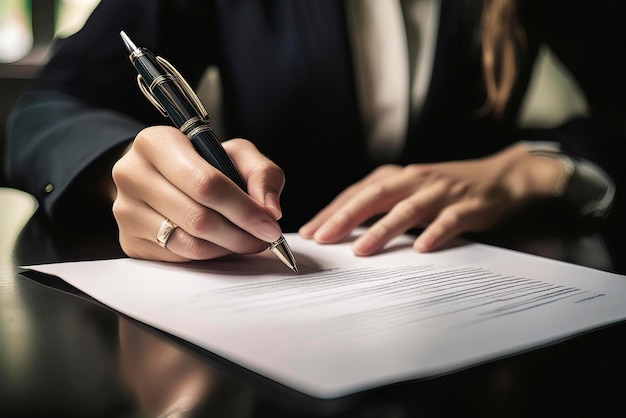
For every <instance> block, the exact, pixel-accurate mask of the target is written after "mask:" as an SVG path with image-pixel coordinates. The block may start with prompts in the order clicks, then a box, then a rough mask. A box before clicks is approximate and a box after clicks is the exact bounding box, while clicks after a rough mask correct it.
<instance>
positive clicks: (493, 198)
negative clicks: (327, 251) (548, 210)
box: [300, 144, 564, 256]
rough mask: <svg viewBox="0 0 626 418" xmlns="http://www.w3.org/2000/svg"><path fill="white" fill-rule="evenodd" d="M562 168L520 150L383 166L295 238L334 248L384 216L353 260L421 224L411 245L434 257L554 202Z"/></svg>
mask: <svg viewBox="0 0 626 418" xmlns="http://www.w3.org/2000/svg"><path fill="white" fill-rule="evenodd" d="M563 170H564V167H563V164H562V163H561V162H560V161H559V160H557V159H555V158H551V157H546V156H539V155H533V154H531V153H530V152H529V151H528V149H527V148H526V146H525V145H523V144H517V145H514V146H511V147H509V148H507V149H505V150H503V151H501V152H499V153H497V154H494V155H492V156H489V157H486V158H482V159H477V160H468V161H457V162H446V163H436V164H414V165H409V166H406V167H400V166H394V165H385V166H382V167H380V168H378V169H376V170H375V171H373V172H372V173H371V174H369V175H368V176H367V177H365V178H364V179H363V180H361V181H359V182H357V183H355V184H354V185H352V186H350V187H349V188H348V189H346V190H345V191H344V192H342V193H341V194H339V196H337V197H336V198H335V199H334V200H333V201H332V202H331V203H330V204H329V205H328V206H327V207H326V208H324V209H323V210H322V211H321V212H320V213H318V214H317V215H316V216H315V217H314V218H313V219H312V220H311V221H309V222H308V223H307V224H306V225H304V226H303V227H302V228H301V229H300V234H301V235H302V236H303V237H305V238H313V239H315V240H316V241H317V242H319V243H323V244H328V243H335V242H338V241H340V240H342V239H344V238H345V237H347V236H348V235H349V234H350V233H351V232H352V231H353V230H354V228H356V227H357V226H359V225H360V224H362V223H363V222H365V221H367V220H368V219H370V218H371V217H373V216H375V215H381V214H384V215H383V216H382V217H381V218H380V219H379V220H377V221H376V222H375V223H374V224H373V225H372V226H370V227H369V228H368V229H367V230H366V231H365V233H364V234H363V235H361V236H360V237H359V238H358V239H356V240H355V241H354V243H353V246H352V248H353V251H354V253H355V254H356V255H360V256H366V255H371V254H373V253H375V252H377V251H379V250H380V249H381V248H383V246H384V245H385V244H386V243H387V242H389V241H390V240H391V239H392V238H394V237H396V236H398V235H400V234H402V233H404V232H406V231H407V230H409V229H411V228H414V227H424V226H425V230H424V231H423V232H422V233H421V234H420V236H419V237H418V238H417V239H416V240H415V243H414V245H413V247H414V248H415V250H416V251H420V252H426V251H432V250H436V249H438V248H441V247H442V246H443V245H444V244H445V243H446V242H448V241H449V240H450V239H451V238H453V237H455V236H457V235H459V234H461V233H464V232H478V231H484V230H487V229H489V228H491V227H493V226H494V225H496V224H497V223H499V222H501V221H502V220H503V218H505V217H506V216H508V215H510V214H511V213H513V212H514V211H516V210H518V209H520V208H522V207H523V206H524V205H525V204H527V203H528V202H529V201H531V200H533V199H540V198H547V197H549V196H553V195H554V193H555V190H556V188H557V186H556V185H557V184H558V182H559V178H560V176H562V175H563Z"/></svg>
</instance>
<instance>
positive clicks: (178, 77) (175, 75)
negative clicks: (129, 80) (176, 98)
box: [144, 56, 209, 122]
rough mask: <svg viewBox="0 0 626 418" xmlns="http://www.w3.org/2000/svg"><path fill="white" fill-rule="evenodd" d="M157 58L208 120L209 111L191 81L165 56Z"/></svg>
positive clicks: (199, 113) (192, 103) (198, 111)
mask: <svg viewBox="0 0 626 418" xmlns="http://www.w3.org/2000/svg"><path fill="white" fill-rule="evenodd" d="M156 60H157V62H158V63H159V64H161V66H162V67H163V68H164V69H165V70H166V71H167V72H168V73H169V75H170V76H172V77H173V78H174V80H175V81H176V84H178V86H179V87H180V89H181V90H182V92H183V94H185V95H186V96H187V98H188V99H189V101H190V102H191V105H192V106H193V107H194V109H195V110H196V112H197V113H198V116H200V117H201V118H202V119H204V120H206V121H207V122H208V121H209V112H207V110H206V109H205V107H204V105H203V104H202V102H201V101H200V99H199V98H198V96H197V95H196V93H194V91H193V89H192V88H191V86H190V85H189V83H187V81H186V80H185V79H184V77H183V76H182V75H181V74H180V73H179V72H178V70H177V69H176V68H175V67H174V66H173V65H172V64H170V63H169V62H168V61H167V60H166V59H165V58H162V57H159V56H157V57H156ZM144 84H145V83H144Z"/></svg>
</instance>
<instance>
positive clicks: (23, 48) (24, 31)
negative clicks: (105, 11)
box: [0, 0, 100, 186]
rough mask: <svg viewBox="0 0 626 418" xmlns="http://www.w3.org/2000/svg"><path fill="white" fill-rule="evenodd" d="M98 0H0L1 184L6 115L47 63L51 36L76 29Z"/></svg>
mask: <svg viewBox="0 0 626 418" xmlns="http://www.w3.org/2000/svg"><path fill="white" fill-rule="evenodd" d="M99 2H100V0H0V186H5V185H6V178H5V172H4V166H5V164H4V161H5V149H4V147H5V143H4V141H5V137H6V126H7V118H8V116H9V112H10V109H11V107H12V106H13V103H14V102H15V100H16V98H17V97H18V96H19V94H20V93H21V92H22V91H24V90H25V89H26V88H27V87H28V85H29V83H30V82H31V80H33V78H34V77H36V75H37V73H38V71H39V69H40V68H41V67H42V66H43V65H44V64H45V63H46V61H47V59H48V55H49V54H48V52H49V51H50V47H51V45H52V42H53V40H54V39H57V38H64V37H67V36H69V35H71V34H72V33H74V32H76V31H78V30H79V29H80V28H81V27H82V26H83V24H84V23H85V20H86V19H87V17H88V16H89V14H90V13H91V11H92V10H93V8H94V7H96V5H97V4H98V3H99Z"/></svg>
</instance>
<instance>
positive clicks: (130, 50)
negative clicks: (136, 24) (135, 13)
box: [120, 31, 137, 52]
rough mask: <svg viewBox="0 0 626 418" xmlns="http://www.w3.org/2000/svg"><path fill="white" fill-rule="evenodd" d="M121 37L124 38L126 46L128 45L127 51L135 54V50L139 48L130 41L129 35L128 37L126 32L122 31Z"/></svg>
mask: <svg viewBox="0 0 626 418" xmlns="http://www.w3.org/2000/svg"><path fill="white" fill-rule="evenodd" d="M120 36H121V37H122V40H123V41H124V45H126V49H128V52H133V51H134V50H135V49H137V46H136V45H135V44H134V43H133V41H131V40H130V38H129V37H128V35H126V32H124V31H120Z"/></svg>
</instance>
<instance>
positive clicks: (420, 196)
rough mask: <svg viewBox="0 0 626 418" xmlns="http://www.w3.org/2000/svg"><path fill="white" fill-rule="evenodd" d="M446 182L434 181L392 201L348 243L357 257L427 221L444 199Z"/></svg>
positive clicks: (374, 251)
mask: <svg viewBox="0 0 626 418" xmlns="http://www.w3.org/2000/svg"><path fill="white" fill-rule="evenodd" d="M447 185H448V183H447V182H446V181H436V182H434V183H432V184H430V185H428V187H425V188H423V189H420V190H419V191H418V192H416V193H414V194H413V195H411V196H410V197H408V198H407V199H405V200H403V201H400V202H399V203H398V204H396V205H395V206H394V207H393V208H392V209H391V211H389V213H388V214H387V215H385V216H383V217H382V218H381V219H380V220H378V221H377V222H376V223H374V225H372V226H371V227H369V228H368V229H367V230H366V231H365V232H364V233H363V235H361V236H360V237H359V238H358V239H357V240H356V241H354V243H353V244H352V250H353V251H354V253H355V254H356V255H358V256H368V255H371V254H374V253H376V252H377V251H379V250H380V249H381V248H383V247H384V246H385V244H387V243H388V242H389V241H390V240H392V239H393V238H395V237H397V236H398V235H401V234H403V233H405V232H406V231H408V230H409V229H411V228H413V227H415V226H418V225H423V224H424V223H426V222H428V221H430V220H431V219H432V217H433V216H434V214H435V213H437V212H439V211H440V209H441V205H442V204H443V202H445V201H446V199H447V193H446V192H447V189H448V187H447Z"/></svg>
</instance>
